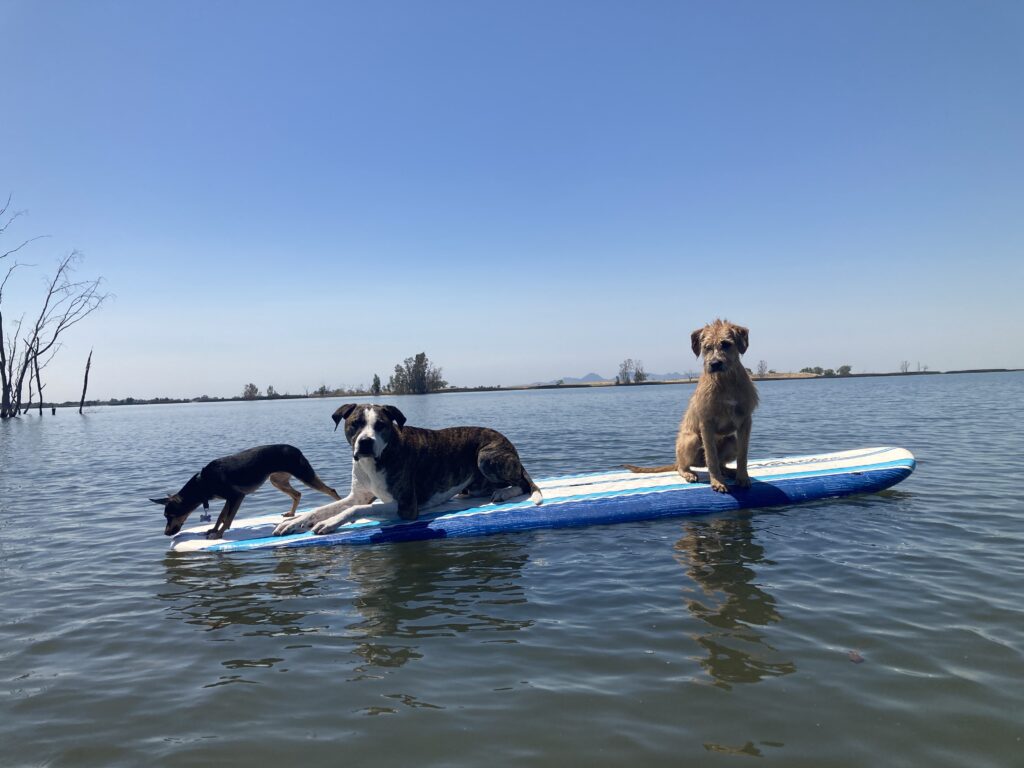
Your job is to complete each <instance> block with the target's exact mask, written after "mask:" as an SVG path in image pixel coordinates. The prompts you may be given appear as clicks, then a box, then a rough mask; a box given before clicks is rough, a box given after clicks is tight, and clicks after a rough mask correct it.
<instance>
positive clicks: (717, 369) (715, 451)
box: [625, 320, 757, 493]
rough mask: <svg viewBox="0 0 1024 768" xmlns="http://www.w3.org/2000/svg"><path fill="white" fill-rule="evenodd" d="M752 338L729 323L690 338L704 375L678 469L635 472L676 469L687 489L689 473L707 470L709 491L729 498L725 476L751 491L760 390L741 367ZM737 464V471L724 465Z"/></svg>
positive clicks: (682, 430)
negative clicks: (749, 461) (749, 471)
mask: <svg viewBox="0 0 1024 768" xmlns="http://www.w3.org/2000/svg"><path fill="white" fill-rule="evenodd" d="M749 335H750V332H749V331H748V330H747V329H746V328H744V327H743V326H740V325H734V324H733V323H730V322H729V321H728V320H715V322H713V323H710V324H709V325H705V326H704V327H703V328H698V329H697V330H696V331H694V332H693V333H692V334H691V335H690V344H691V346H692V347H693V353H694V354H695V355H697V356H698V357H700V356H701V355H703V356H704V370H703V372H702V373H701V376H700V380H699V381H698V382H697V389H696V390H695V391H694V393H693V396H692V397H691V398H690V405H689V407H688V408H687V409H686V413H685V415H684V416H683V421H682V423H681V424H680V425H679V435H678V436H677V437H676V463H675V464H670V465H668V466H664V467H637V466H633V465H632V464H626V465H625V466H626V468H627V469H629V470H630V471H632V472H670V471H671V470H673V469H675V470H678V471H679V474H680V475H682V476H683V479H684V480H686V482H688V483H695V482H697V475H696V474H695V473H694V472H693V471H692V470H691V467H703V466H706V467H707V468H708V474H709V475H710V476H711V487H712V488H714V489H715V490H716V491H718V492H719V493H725V492H726V491H727V490H728V488H726V485H725V481H724V480H723V472H724V473H727V474H728V475H729V476H730V477H732V478H734V479H735V481H736V484H737V485H738V486H740V487H741V488H748V487H749V486H750V477H749V475H747V450H748V448H749V447H750V426H751V417H752V415H753V413H754V409H755V408H757V390H756V389H755V388H754V382H753V381H751V380H750V374H748V373H747V369H746V368H744V367H743V362H742V361H741V360H740V355H742V354H743V353H744V352H746V351H747V343H748V338H749ZM733 459H735V460H736V469H735V470H731V469H728V468H726V467H725V466H724V465H725V463H726V462H728V461H732V460H733Z"/></svg>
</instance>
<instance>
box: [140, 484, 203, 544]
mask: <svg viewBox="0 0 1024 768" xmlns="http://www.w3.org/2000/svg"><path fill="white" fill-rule="evenodd" d="M198 483H199V474H198V473H196V474H194V475H192V478H191V479H190V480H189V481H188V482H187V483H185V487H184V488H182V489H181V490H180V491H178V492H177V493H175V494H173V495H169V496H164V497H163V498H162V499H150V501H152V502H153V503H154V504H159V505H160V506H162V507H163V508H164V517H166V518H167V525H166V526H165V527H164V535H165V536H173V535H174V534H176V533H177V532H178V531H180V530H181V526H183V525H184V524H185V521H186V520H188V516H189V515H191V514H192V511H193V510H194V509H195V508H196V507H198V506H199V505H200V504H202V503H203V501H202V499H200V500H199V501H196V502H195V503H192V502H191V501H186V500H185V499H186V497H190V494H189V493H188V491H189V489H190V487H191V486H195V485H197V484H198Z"/></svg>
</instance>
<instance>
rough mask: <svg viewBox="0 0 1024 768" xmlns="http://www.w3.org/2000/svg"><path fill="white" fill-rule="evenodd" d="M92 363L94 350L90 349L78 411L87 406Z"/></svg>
mask: <svg viewBox="0 0 1024 768" xmlns="http://www.w3.org/2000/svg"><path fill="white" fill-rule="evenodd" d="M91 365H92V350H91V349H90V350H89V359H88V360H86V361H85V381H84V382H82V399H81V400H80V401H79V403H78V412H79V413H81V412H82V408H83V407H85V390H87V389H88V388H89V367H90V366H91Z"/></svg>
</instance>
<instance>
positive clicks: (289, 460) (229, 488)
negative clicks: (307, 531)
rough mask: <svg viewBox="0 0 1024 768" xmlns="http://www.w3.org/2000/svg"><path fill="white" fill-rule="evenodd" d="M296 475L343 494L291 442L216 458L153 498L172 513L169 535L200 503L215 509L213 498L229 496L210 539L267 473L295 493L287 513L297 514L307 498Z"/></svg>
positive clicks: (221, 530)
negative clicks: (292, 481)
mask: <svg viewBox="0 0 1024 768" xmlns="http://www.w3.org/2000/svg"><path fill="white" fill-rule="evenodd" d="M293 475H294V476H295V477H297V478H299V480H301V481H302V482H303V483H305V484H306V485H308V486H309V487H310V488H314V489H316V490H318V491H320V492H321V493H325V494H327V495H328V496H330V497H331V498H332V499H334V500H336V501H337V500H340V499H341V496H339V495H338V492H337V491H335V490H334V489H333V488H331V487H330V486H329V485H327V484H325V483H324V482H323V481H322V480H321V479H320V478H319V477H317V475H316V472H315V471H314V470H313V467H312V466H311V465H310V463H309V462H308V461H307V460H306V457H305V456H303V455H302V451H300V450H299V449H298V448H295V447H294V446H291V445H261V446H259V447H258V448H249V449H248V450H245V451H242V452H240V453H236V454H234V455H232V456H224V457H222V458H219V459H214V460H213V461H211V462H210V463H209V464H207V465H206V466H205V467H203V468H202V470H201V471H200V472H198V473H196V474H194V475H192V477H191V478H190V479H189V481H188V482H187V483H185V485H184V486H182V488H181V490H180V491H178V492H177V493H176V494H174V495H173V496H165V497H164V498H162V499H150V501H152V502H153V503H154V504H160V505H162V506H163V508H164V517H166V518H167V527H166V528H164V534H165V535H167V536H173V535H174V534H176V533H177V532H178V531H180V530H181V526H183V525H184V524H185V521H186V520H187V519H188V516H189V515H190V514H191V513H192V511H193V510H194V509H196V508H197V507H198V506H199V505H200V504H202V505H203V507H204V508H209V506H210V499H224V501H225V504H224V509H222V510H221V512H220V516H219V517H218V518H217V522H216V524H214V526H213V528H211V529H210V530H209V531H207V533H206V538H208V539H219V538H221V537H222V536H223V535H224V532H225V531H226V530H227V529H228V528H230V527H231V523H232V521H234V519H235V514H236V513H237V512H238V508H239V507H240V506H242V501H243V500H244V499H245V497H246V496H247V495H248V494H250V493H253V492H255V491H256V489H258V488H259V487H260V486H261V485H263V483H265V482H266V481H267V478H270V483H271V485H273V486H274V487H275V488H277V489H279V490H281V491H283V492H284V493H286V494H288V495H289V496H290V497H291V499H292V508H291V510H290V511H289V512H287V513H285V515H284V517H293V516H294V515H295V510H296V508H297V507H298V506H299V499H300V498H301V497H302V494H301V493H299V492H298V491H297V490H295V489H294V488H292V486H291V484H290V483H289V482H288V481H289V480H290V479H291V477H292V476H293Z"/></svg>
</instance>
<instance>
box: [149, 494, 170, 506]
mask: <svg viewBox="0 0 1024 768" xmlns="http://www.w3.org/2000/svg"><path fill="white" fill-rule="evenodd" d="M170 500H171V497H170V496H164V497H163V498H162V499H152V498H151V499H150V501H152V502H153V503H154V504H159V505H160V506H161V507H165V506H167V502H168V501H170Z"/></svg>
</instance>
